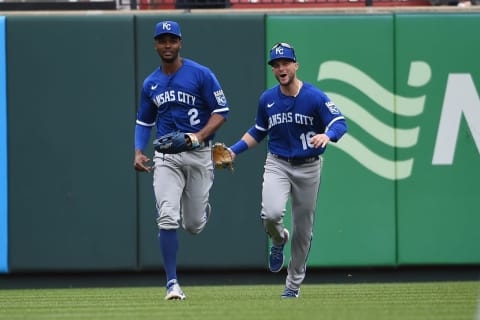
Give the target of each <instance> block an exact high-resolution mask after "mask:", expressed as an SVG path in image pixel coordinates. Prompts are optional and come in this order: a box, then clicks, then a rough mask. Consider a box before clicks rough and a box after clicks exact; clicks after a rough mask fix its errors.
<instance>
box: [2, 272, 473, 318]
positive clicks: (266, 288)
mask: <svg viewBox="0 0 480 320" xmlns="http://www.w3.org/2000/svg"><path fill="white" fill-rule="evenodd" d="M183 289H184V291H185V293H186V294H187V300H185V301H164V300H163V297H164V294H165V291H164V288H152V287H141V288H139V287H133V288H88V289H78V288H73V289H28V290H26V289H22V290H0V319H12V320H15V319H102V320H109V319H208V320H217V319H218V320H220V319H221V320H235V319H242V320H243V319H267V320H268V319H275V320H282V319H288V320H300V319H315V320H317V319H325V320H328V319H332V320H333V319H335V320H344V319H345V320H346V319H349V320H352V319H355V320H357V319H358V320H372V319H375V320H376V319H388V320H396V319H398V320H400V319H401V320H406V319H419V320H420V319H421V320H428V319H432V320H433V319H435V320H439V319H442V320H449V319H451V320H463V319H465V320H476V317H477V315H476V313H477V308H478V306H477V303H478V299H479V297H478V294H479V290H480V282H475V281H471V282H432V283H386V284H385V283H384V284H381V283H378V284H375V283H370V284H327V285H325V284H321V285H317V284H315V285H313V284H304V285H303V286H302V289H301V294H300V298H299V299H288V300H285V299H284V300H282V299H280V294H281V292H282V290H283V286H282V285H254V286H237V285H236V286H185V287H183Z"/></svg>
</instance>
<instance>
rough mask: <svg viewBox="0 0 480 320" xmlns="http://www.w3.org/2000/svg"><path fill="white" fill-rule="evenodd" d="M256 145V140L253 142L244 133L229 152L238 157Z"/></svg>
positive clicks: (248, 135)
mask: <svg viewBox="0 0 480 320" xmlns="http://www.w3.org/2000/svg"><path fill="white" fill-rule="evenodd" d="M257 144H258V142H257V140H255V138H253V137H252V136H251V135H250V134H249V133H248V132H246V133H245V134H244V135H243V136H242V138H241V139H240V140H238V142H237V143H235V144H234V145H232V146H231V147H230V150H232V151H233V153H234V154H235V155H238V154H240V153H242V152H244V151H246V150H248V149H250V148H253V147H255V146H256V145H257Z"/></svg>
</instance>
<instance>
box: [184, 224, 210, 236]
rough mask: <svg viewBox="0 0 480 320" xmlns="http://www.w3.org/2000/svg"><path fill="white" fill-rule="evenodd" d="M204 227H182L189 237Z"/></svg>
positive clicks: (190, 225)
mask: <svg viewBox="0 0 480 320" xmlns="http://www.w3.org/2000/svg"><path fill="white" fill-rule="evenodd" d="M204 226H205V224H204V225H203V226H200V225H198V224H196V225H192V224H189V225H184V226H183V228H184V229H185V231H187V232H188V233H190V234H191V235H197V234H199V233H200V232H202V230H203V228H204Z"/></svg>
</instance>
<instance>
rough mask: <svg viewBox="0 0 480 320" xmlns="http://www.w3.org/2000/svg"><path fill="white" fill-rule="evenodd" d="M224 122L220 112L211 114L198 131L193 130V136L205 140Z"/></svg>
mask: <svg viewBox="0 0 480 320" xmlns="http://www.w3.org/2000/svg"><path fill="white" fill-rule="evenodd" d="M224 122H225V118H224V117H223V116H222V115H220V114H216V113H214V114H212V116H211V117H210V119H208V122H207V124H206V125H205V126H204V127H203V128H202V129H201V130H200V131H198V132H195V136H196V137H197V139H198V140H199V141H205V139H207V138H208V137H209V136H211V135H212V134H214V133H215V132H216V131H217V130H218V129H219V128H220V127H221V126H222V124H223V123H224Z"/></svg>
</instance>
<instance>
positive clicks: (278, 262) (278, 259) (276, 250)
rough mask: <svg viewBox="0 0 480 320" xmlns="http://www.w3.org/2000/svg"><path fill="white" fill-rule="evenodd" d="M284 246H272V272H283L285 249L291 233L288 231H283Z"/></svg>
mask: <svg viewBox="0 0 480 320" xmlns="http://www.w3.org/2000/svg"><path fill="white" fill-rule="evenodd" d="M283 237H284V241H283V244H282V245H280V246H276V245H272V247H271V248H270V256H269V257H268V267H269V268H270V271H271V272H279V271H280V270H282V267H283V263H284V261H285V256H284V254H283V248H284V247H285V244H286V243H287V241H288V237H289V233H288V230H287V229H283Z"/></svg>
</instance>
